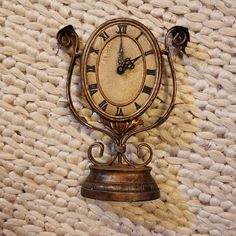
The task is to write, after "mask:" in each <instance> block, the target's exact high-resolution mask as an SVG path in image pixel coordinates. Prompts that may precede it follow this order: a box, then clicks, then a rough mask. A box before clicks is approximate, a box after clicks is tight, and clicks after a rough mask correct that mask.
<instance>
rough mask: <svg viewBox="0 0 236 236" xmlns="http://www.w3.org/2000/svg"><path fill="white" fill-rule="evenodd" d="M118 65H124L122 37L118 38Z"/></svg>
mask: <svg viewBox="0 0 236 236" xmlns="http://www.w3.org/2000/svg"><path fill="white" fill-rule="evenodd" d="M118 54H119V55H118V65H119V66H120V65H123V64H124V49H123V42H122V36H120V49H119V53H118Z"/></svg>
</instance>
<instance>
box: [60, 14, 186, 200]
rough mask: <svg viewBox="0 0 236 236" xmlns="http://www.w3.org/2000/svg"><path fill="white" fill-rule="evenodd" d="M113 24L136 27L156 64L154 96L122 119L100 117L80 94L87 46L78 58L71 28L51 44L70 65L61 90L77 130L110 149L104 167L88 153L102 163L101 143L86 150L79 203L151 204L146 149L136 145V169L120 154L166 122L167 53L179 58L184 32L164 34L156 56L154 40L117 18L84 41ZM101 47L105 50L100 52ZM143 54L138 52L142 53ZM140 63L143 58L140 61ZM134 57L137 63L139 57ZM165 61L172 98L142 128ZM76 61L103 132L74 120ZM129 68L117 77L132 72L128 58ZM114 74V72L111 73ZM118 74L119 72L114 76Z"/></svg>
mask: <svg viewBox="0 0 236 236" xmlns="http://www.w3.org/2000/svg"><path fill="white" fill-rule="evenodd" d="M118 23H127V24H130V25H133V26H138V27H139V28H140V29H143V30H144V31H145V33H146V34H147V35H148V37H149V39H150V41H151V43H152V44H153V45H155V46H154V50H155V53H156V56H157V58H158V60H159V62H158V63H157V65H158V68H157V69H158V70H157V71H158V74H157V75H156V80H155V87H154V88H155V91H154V92H153V93H152V96H150V98H149V99H148V100H147V102H146V103H145V105H144V107H143V108H142V109H140V111H139V110H138V111H137V112H135V113H134V114H131V115H128V116H126V117H115V116H111V115H108V114H106V112H103V111H100V110H99V109H97V107H96V105H95V104H94V101H93V100H91V98H90V97H89V94H88V92H86V86H87V84H86V82H85V80H84V76H85V71H84V69H83V68H85V64H86V59H85V58H86V55H87V54H88V47H89V46H88V45H89V43H87V44H86V45H85V50H84V52H82V51H81V50H82V49H81V48H80V39H79V37H78V35H77V34H76V32H75V30H74V28H73V27H72V26H71V25H69V26H66V27H64V28H63V29H61V30H60V31H59V32H58V34H57V40H58V44H59V46H60V47H63V48H64V49H65V50H66V51H67V52H68V53H69V54H70V55H71V62H70V66H69V70H68V76H67V84H66V96H67V99H68V102H69V108H70V110H71V112H72V113H73V115H74V116H75V118H76V119H77V120H78V122H79V123H80V124H82V125H85V126H86V127H88V128H91V129H94V130H97V131H100V132H103V133H104V134H106V135H108V136H109V137H110V138H111V140H112V141H113V143H114V152H113V155H112V156H111V158H110V160H109V161H108V162H105V163H104V162H100V161H98V160H97V158H95V157H94V156H93V149H94V148H99V149H100V153H99V156H100V157H101V158H102V156H103V152H104V145H103V143H101V142H96V143H94V144H92V145H91V146H90V147H89V149H88V158H89V160H90V161H91V162H92V163H93V165H92V166H90V174H89V176H88V177H87V179H86V180H85V182H84V184H83V185H82V189H81V194H82V196H84V197H88V198H94V199H99V200H108V201H109V200H110V201H144V200H153V199H157V198H159V196H160V193H159V189H158V187H157V185H156V183H155V181H154V179H153V178H152V176H151V174H150V171H151V168H150V167H147V165H148V164H149V163H150V162H151V160H152V156H153V152H152V149H151V147H150V146H149V145H148V144H146V143H141V144H139V145H138V146H137V156H138V157H139V159H142V155H141V153H142V150H143V149H145V150H146V151H147V153H146V155H147V156H148V157H147V158H146V160H144V161H143V162H142V163H135V162H133V161H132V160H130V159H129V157H128V156H127V154H126V145H127V141H128V139H129V138H130V137H131V136H133V135H135V134H137V133H139V132H143V131H147V130H149V129H152V128H154V127H158V126H160V125H161V124H162V123H164V122H165V121H166V120H167V118H168V117H169V115H170V113H171V111H172V110H173V108H174V104H175V98H176V91H177V85H176V77H175V71H174V66H173V61H172V54H171V51H172V49H173V50H174V53H175V54H181V53H185V47H186V46H187V43H188V41H189V39H190V37H189V33H188V30H187V29H186V28H184V27H180V26H175V27H173V28H171V29H170V30H168V32H167V34H166V37H165V42H164V46H165V49H164V50H163V51H161V50H160V48H159V45H158V43H157V40H156V39H155V38H154V36H153V34H152V33H151V31H149V30H148V29H147V28H146V27H145V26H144V25H142V24H141V23H139V22H137V21H135V20H131V19H127V18H118V19H114V20H109V21H107V22H105V23H104V24H102V25H101V26H100V27H99V28H98V29H97V30H96V31H95V32H94V33H93V34H92V35H91V36H90V38H89V39H88V42H91V40H92V39H93V37H95V36H96V35H98V34H99V33H100V30H102V29H104V27H106V26H109V25H115V24H118ZM104 47H105V46H104ZM142 53H143V52H142ZM141 56H142V58H143V57H144V56H143V54H142V55H141ZM141 56H140V57H141ZM163 56H166V57H167V60H168V62H169V65H170V70H171V77H172V83H173V91H172V98H171V102H170V104H169V107H168V109H167V110H166V111H165V112H164V114H163V115H162V116H161V117H159V118H158V119H157V120H156V121H155V122H154V123H153V124H150V125H148V126H145V124H144V122H143V121H142V120H141V119H140V115H141V114H142V113H143V112H145V110H146V109H148V107H150V105H151V104H152V102H153V100H154V99H155V97H156V96H157V94H158V90H159V88H160V84H161V80H162V57H163ZM77 59H79V60H80V63H81V68H82V71H81V75H80V80H81V84H82V85H83V86H82V88H83V92H85V96H86V98H87V100H88V102H89V104H90V106H91V107H92V109H93V110H95V111H96V112H97V113H98V114H99V115H100V117H101V122H102V123H103V124H104V126H105V128H100V127H96V126H94V125H92V124H90V123H89V122H88V121H87V119H86V118H85V117H83V116H81V115H80V114H79V112H78V111H77V110H76V109H75V107H74V105H73V102H72V97H71V77H72V73H73V69H74V66H75V62H76V60H77ZM126 59H127V60H126V61H128V62H129V64H128V65H127V67H122V68H121V69H122V70H123V71H122V70H121V71H120V73H119V74H122V73H123V72H124V70H125V69H130V68H129V67H132V66H134V65H133V64H132V63H131V62H132V60H131V59H130V58H126ZM131 69H132V68H131ZM117 70H118V68H117ZM118 72H119V71H118Z"/></svg>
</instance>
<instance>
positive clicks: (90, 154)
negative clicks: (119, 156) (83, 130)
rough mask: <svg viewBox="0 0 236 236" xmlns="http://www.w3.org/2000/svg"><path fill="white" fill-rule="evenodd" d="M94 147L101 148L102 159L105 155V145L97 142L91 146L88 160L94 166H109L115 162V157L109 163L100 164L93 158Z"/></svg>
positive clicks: (100, 155)
mask: <svg viewBox="0 0 236 236" xmlns="http://www.w3.org/2000/svg"><path fill="white" fill-rule="evenodd" d="M94 147H99V148H100V153H99V157H102V156H103V153H104V144H103V143H101V142H95V143H93V144H92V145H90V147H89V149H88V158H89V160H90V161H91V162H92V163H93V164H94V165H96V166H109V165H111V164H112V163H113V162H114V161H115V159H116V157H114V158H113V159H111V160H110V161H109V162H107V163H102V162H99V161H97V160H95V158H94V157H93V154H92V149H93V148H94Z"/></svg>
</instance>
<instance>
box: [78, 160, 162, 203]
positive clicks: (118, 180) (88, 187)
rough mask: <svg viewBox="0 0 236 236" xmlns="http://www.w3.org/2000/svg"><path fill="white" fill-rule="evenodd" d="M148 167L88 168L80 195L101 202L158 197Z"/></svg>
mask: <svg viewBox="0 0 236 236" xmlns="http://www.w3.org/2000/svg"><path fill="white" fill-rule="evenodd" d="M150 171H151V168H150V167H140V168H132V167H128V166H125V165H122V166H117V167H97V166H93V165H92V166H90V174H89V176H88V177H87V179H86V180H85V182H84V184H83V185H82V189H81V195H82V196H83V197H87V198H93V199H98V200H103V201H121V202H122V201H126V202H135V201H147V200H154V199H157V198H159V197H160V192H159V189H158V187H157V185H156V183H155V181H154V179H153V178H152V176H151V174H150Z"/></svg>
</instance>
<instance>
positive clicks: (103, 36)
mask: <svg viewBox="0 0 236 236" xmlns="http://www.w3.org/2000/svg"><path fill="white" fill-rule="evenodd" d="M99 36H100V37H101V38H103V40H104V41H106V40H107V39H108V38H109V35H108V34H107V32H106V31H103V32H102V33H101V34H99Z"/></svg>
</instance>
